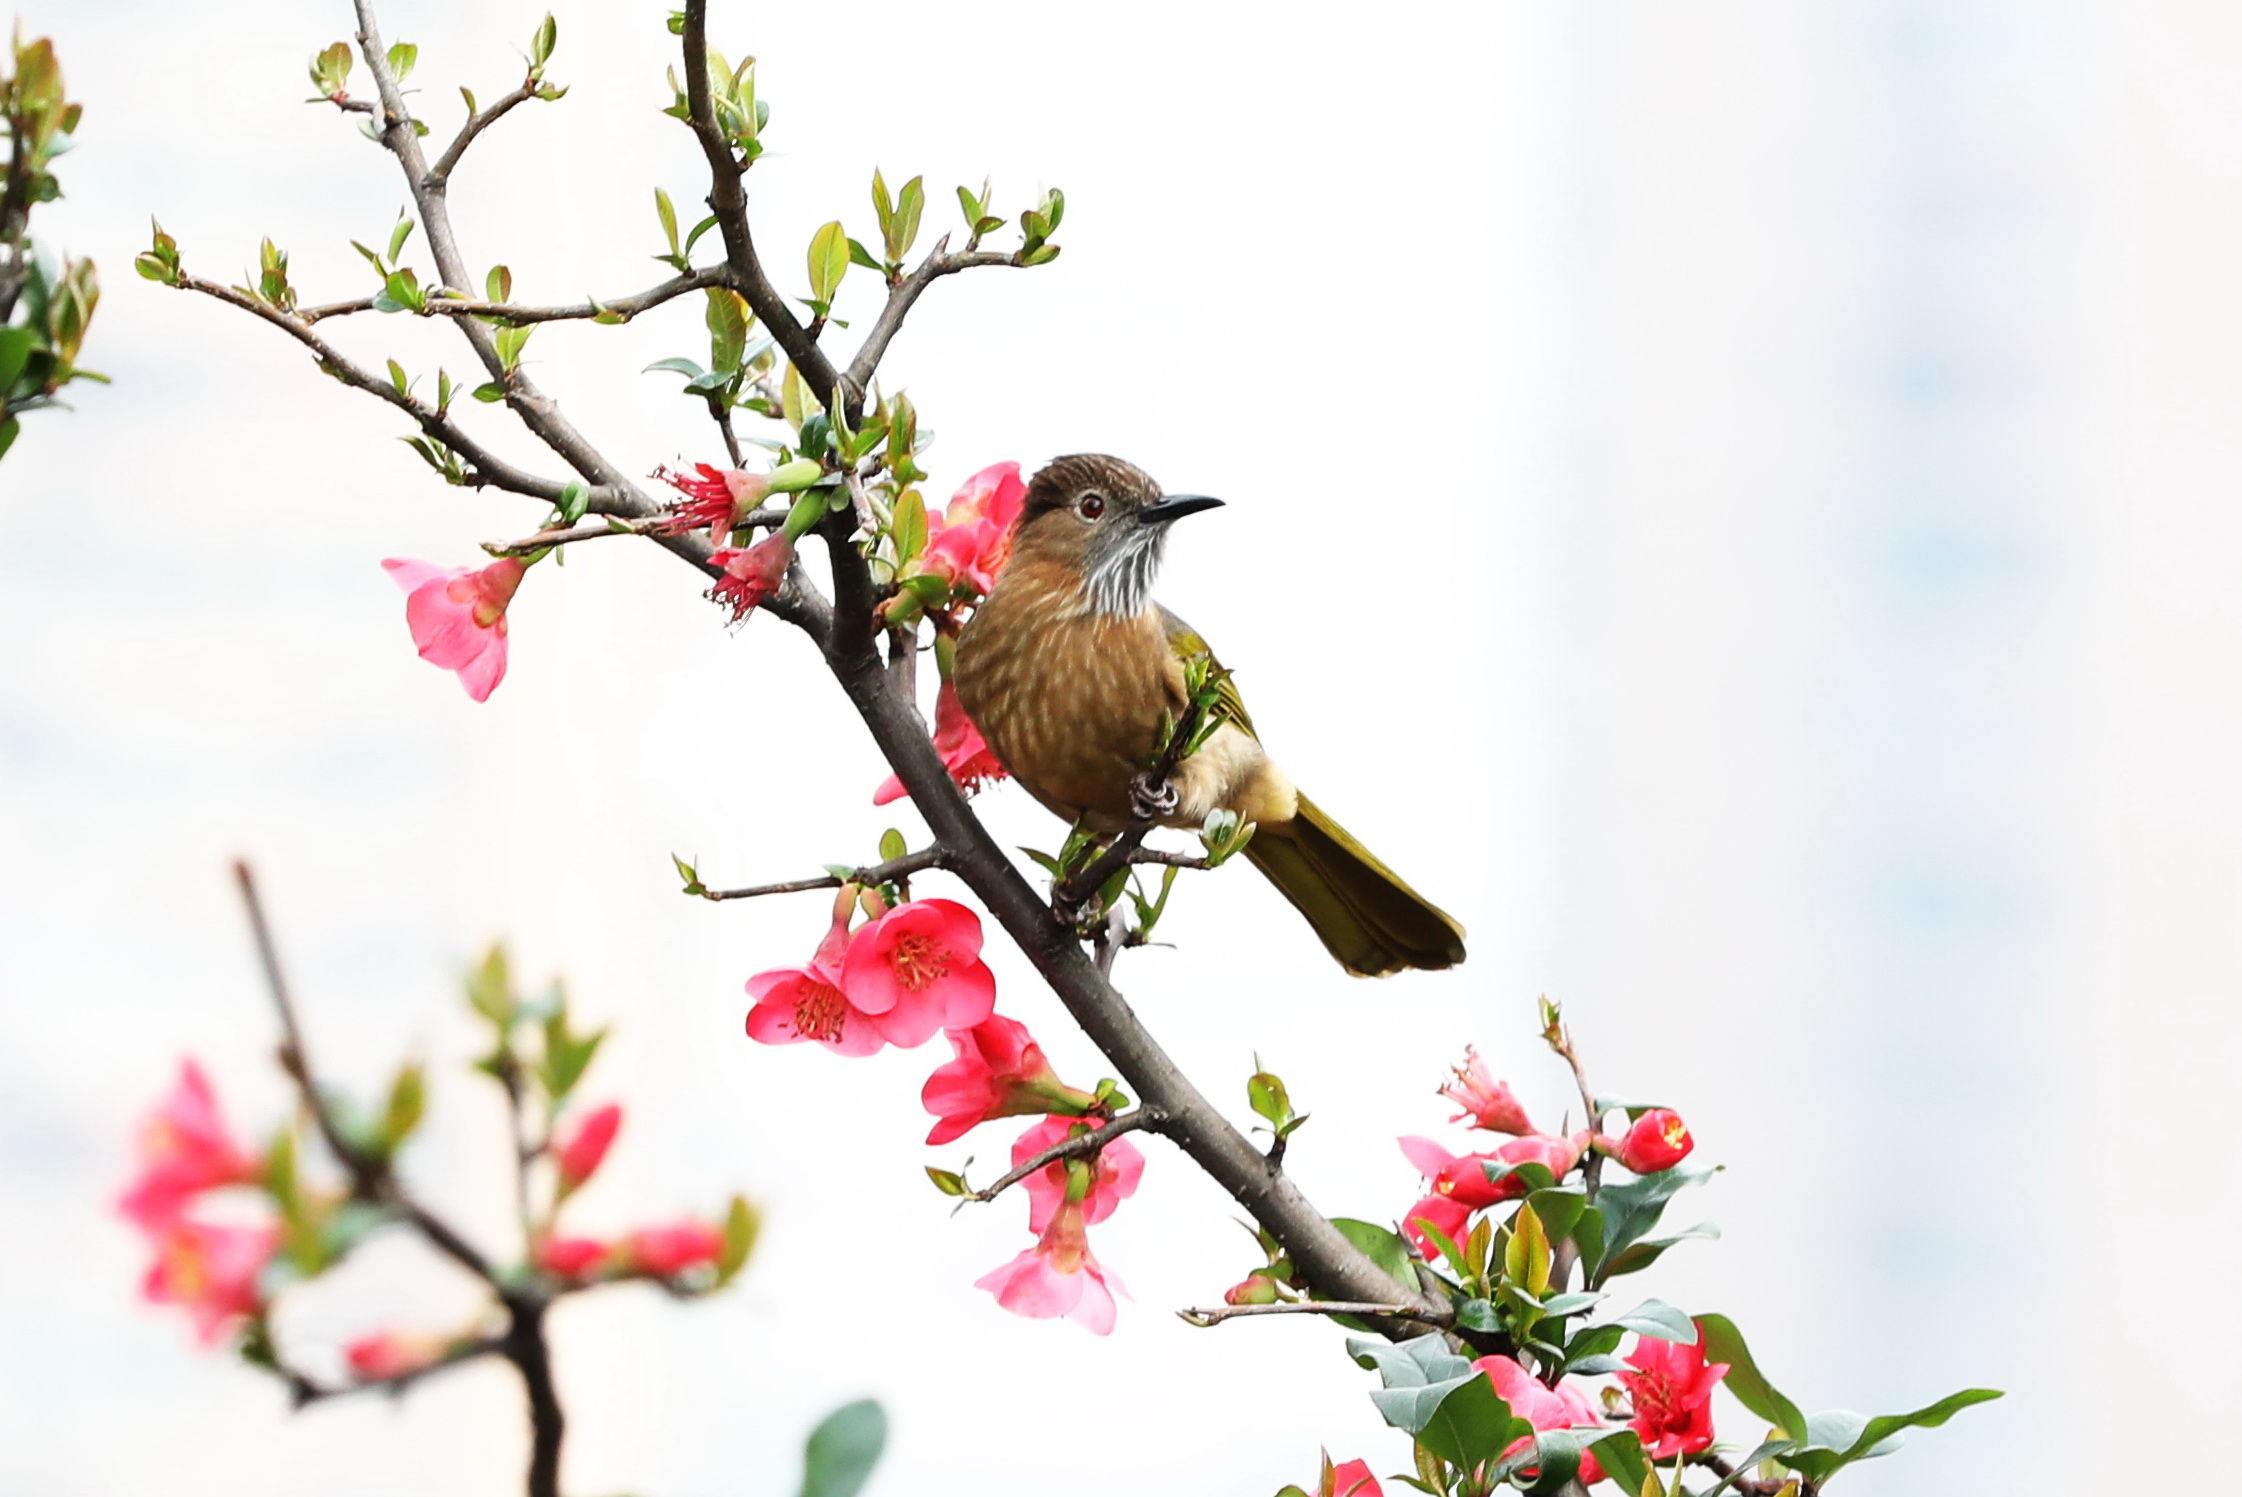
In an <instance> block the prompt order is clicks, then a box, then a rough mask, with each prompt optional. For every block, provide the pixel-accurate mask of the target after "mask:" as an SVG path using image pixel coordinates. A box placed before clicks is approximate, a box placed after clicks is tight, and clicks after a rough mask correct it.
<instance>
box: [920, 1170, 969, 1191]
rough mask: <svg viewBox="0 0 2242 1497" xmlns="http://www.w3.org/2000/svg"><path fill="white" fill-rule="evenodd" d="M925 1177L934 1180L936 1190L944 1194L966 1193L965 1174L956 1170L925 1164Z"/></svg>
mask: <svg viewBox="0 0 2242 1497" xmlns="http://www.w3.org/2000/svg"><path fill="white" fill-rule="evenodd" d="M926 1177H927V1178H928V1179H929V1180H932V1181H933V1182H934V1188H935V1189H936V1190H939V1191H940V1192H942V1194H944V1195H946V1196H961V1195H964V1194H965V1193H966V1188H965V1176H963V1175H961V1174H959V1173H958V1172H957V1171H956V1170H945V1169H936V1168H935V1167H934V1166H933V1165H931V1164H930V1165H928V1166H926Z"/></svg>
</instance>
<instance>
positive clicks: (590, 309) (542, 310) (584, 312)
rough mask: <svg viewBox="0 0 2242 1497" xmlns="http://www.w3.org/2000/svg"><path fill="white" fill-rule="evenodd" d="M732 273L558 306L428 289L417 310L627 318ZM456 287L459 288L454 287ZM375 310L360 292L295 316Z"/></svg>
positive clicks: (706, 273)
mask: <svg viewBox="0 0 2242 1497" xmlns="http://www.w3.org/2000/svg"><path fill="white" fill-rule="evenodd" d="M729 276H730V272H729V271H727V270H726V269H724V267H722V266H720V265H718V266H708V267H705V268H703V269H700V270H694V271H688V272H686V273H685V274H683V275H678V276H672V277H671V278H670V279H668V280H666V281H664V282H662V284H661V285H659V286H652V287H649V288H648V289H646V290H644V291H638V292H634V293H632V294H631V295H629V296H618V297H616V298H615V299H614V300H613V301H590V302H571V303H568V304H565V305H561V306H547V307H532V306H524V305H523V304H521V303H519V302H507V301H480V300H477V299H475V298H473V297H469V296H465V295H459V296H445V295H442V294H439V292H438V291H437V290H435V289H431V291H430V293H429V296H428V300H427V302H426V303H425V304H423V306H422V307H421V309H420V312H419V314H418V315H420V316H422V317H488V318H490V319H492V320H493V321H497V322H504V323H511V324H513V325H515V326H517V327H520V326H527V325H529V324H530V323H534V322H586V321H590V320H591V319H593V318H595V317H614V318H616V319H618V320H620V321H622V322H628V321H630V320H631V319H632V318H633V317H636V316H638V315H639V314H640V313H641V312H647V311H651V310H652V309H653V308H655V307H658V306H660V305H661V304H662V303H664V302H666V301H671V300H674V299H675V298H677V297H680V296H683V295H685V294H686V293H687V292H688V291H701V290H705V289H707V288H708V287H710V286H721V285H723V284H725V282H726V280H727V279H728V278H729ZM452 289H454V290H456V289H457V288H456V287H454V288H452ZM373 309H374V299H373V298H372V297H370V296H362V297H359V298H357V299H356V300H354V301H338V302H329V303H326V304H325V305H323V306H317V307H306V308H304V309H303V310H302V311H300V312H298V313H297V314H296V315H297V316H299V317H301V318H303V320H304V321H306V322H324V321H325V320H326V319H328V318H330V317H347V316H350V315H352V314H353V313H357V312H370V311H372V310H373Z"/></svg>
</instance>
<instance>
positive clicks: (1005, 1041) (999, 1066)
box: [919, 1014, 1093, 1144]
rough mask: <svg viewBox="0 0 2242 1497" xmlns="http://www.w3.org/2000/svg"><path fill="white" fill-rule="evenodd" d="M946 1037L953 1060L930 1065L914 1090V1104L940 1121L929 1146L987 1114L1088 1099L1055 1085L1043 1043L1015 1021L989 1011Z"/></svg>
mask: <svg viewBox="0 0 2242 1497" xmlns="http://www.w3.org/2000/svg"><path fill="white" fill-rule="evenodd" d="M949 1037H950V1046H951V1048H952V1049H954V1050H956V1051H957V1059H955V1060H953V1061H950V1062H948V1063H947V1064H945V1065H943V1066H941V1067H939V1068H938V1069H936V1071H935V1073H934V1074H933V1075H931V1076H929V1077H927V1078H926V1085H925V1086H924V1087H922V1088H920V1090H919V1102H920V1104H921V1105H922V1106H924V1107H925V1108H926V1110H927V1111H928V1112H931V1113H933V1114H934V1116H935V1117H936V1118H938V1119H940V1121H939V1122H937V1123H936V1124H935V1125H934V1128H933V1130H932V1131H931V1132H929V1133H928V1134H927V1136H926V1141H927V1142H928V1143H930V1144H946V1143H948V1142H950V1141H951V1140H952V1139H956V1138H962V1137H963V1136H964V1135H965V1134H966V1133H967V1132H969V1131H970V1130H972V1129H974V1128H977V1127H979V1126H980V1125H981V1124H983V1123H985V1122H987V1121H988V1120H989V1119H991V1118H1011V1117H1020V1116H1022V1115H1024V1114H1027V1113H1033V1112H1049V1111H1050V1110H1051V1109H1052V1107H1053V1105H1054V1104H1060V1103H1073V1104H1074V1105H1076V1106H1078V1107H1087V1106H1089V1104H1090V1102H1091V1101H1092V1100H1093V1099H1092V1098H1091V1096H1090V1094H1089V1093H1088V1092H1080V1091H1076V1090H1075V1089H1074V1088H1072V1087H1069V1086H1063V1085H1061V1084H1060V1082H1059V1078H1058V1076H1057V1075H1056V1074H1054V1073H1053V1071H1052V1070H1051V1063H1050V1062H1049V1061H1047V1060H1045V1059H1044V1058H1043V1047H1042V1046H1040V1045H1038V1044H1037V1043H1036V1042H1035V1040H1034V1039H1033V1038H1032V1037H1031V1036H1030V1035H1029V1034H1028V1027H1027V1026H1026V1025H1025V1024H1022V1023H1020V1022H1018V1021H1017V1020H1014V1019H1007V1018H1005V1017H1004V1016H1003V1015H1002V1014H991V1015H990V1016H989V1017H988V1018H987V1019H985V1020H983V1021H982V1022H981V1023H979V1024H976V1025H974V1026H973V1027H972V1028H971V1029H953V1030H951V1031H950V1032H949Z"/></svg>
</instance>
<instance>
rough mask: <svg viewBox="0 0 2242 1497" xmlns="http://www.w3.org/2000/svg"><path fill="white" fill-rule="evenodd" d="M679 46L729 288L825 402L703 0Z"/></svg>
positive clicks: (814, 353) (819, 352)
mask: <svg viewBox="0 0 2242 1497" xmlns="http://www.w3.org/2000/svg"><path fill="white" fill-rule="evenodd" d="M360 3H361V4H363V3H364V0H360ZM682 50H683V52H684V54H685V105H686V113H687V115H688V116H689V118H688V119H687V123H688V124H690V125H691V126H692V128H693V135H694V138H695V139H697V140H698V141H699V142H700V144H701V154H702V155H703V156H705V157H707V158H708V175H709V191H708V207H709V211H710V212H711V213H714V214H715V215H716V227H717V231H718V232H719V233H720V234H722V235H723V237H724V263H725V265H726V266H727V267H728V268H729V270H730V272H731V277H730V280H731V286H732V289H733V290H735V291H737V292H739V294H740V295H741V296H743V297H745V298H746V299H747V304H748V306H749V307H750V308H752V309H753V310H754V312H755V315H756V316H757V317H758V318H760V319H762V322H763V326H765V327H766V328H769V329H770V332H771V337H772V338H773V339H775V340H776V341H777V343H778V346H779V347H780V348H782V349H784V350H785V351H786V356H787V358H788V359H790V360H792V361H793V364H794V367H795V368H796V369H798V370H800V371H801V374H802V378H803V379H804V380H806V381H808V382H809V386H810V389H811V390H812V391H813V392H814V393H815V394H816V395H817V397H818V398H819V400H821V401H823V400H826V399H827V398H828V397H829V396H830V395H831V394H832V391H833V388H834V386H835V384H836V383H837V382H838V381H839V379H840V373H839V371H837V370H835V369H834V367H833V361H832V360H831V359H828V358H827V357H826V356H825V351H824V350H823V349H821V348H819V347H818V346H817V340H816V339H815V338H813V337H812V336H811V335H810V332H809V330H808V329H807V328H805V327H803V326H802V324H801V323H800V322H798V321H796V320H795V317H794V309H793V308H791V307H789V306H788V305H787V304H786V298H785V297H783V296H781V295H780V294H779V292H778V289H777V288H776V287H774V286H773V285H772V284H771V280H770V277H769V276H767V275H765V274H764V273H763V262H762V261H761V260H760V259H758V258H757V257H756V254H755V236H754V233H753V231H752V230H751V229H750V228H749V227H748V222H747V191H746V189H745V188H743V187H742V186H741V185H740V177H741V175H742V173H743V172H745V170H746V168H745V167H743V166H742V165H741V164H740V161H739V158H738V157H737V156H735V155H734V154H733V152H732V143H731V142H730V141H729V140H727V139H725V138H724V132H723V130H722V129H720V128H719V127H718V126H717V123H716V105H715V101H714V100H713V98H712V97H711V96H710V94H709V88H708V0H685V26H684V30H683V41H682ZM861 394H862V391H861V390H855V391H851V392H849V393H848V396H847V397H846V398H847V399H848V400H849V402H850V407H851V410H850V414H851V415H853V414H854V403H855V400H856V398H857V397H858V396H860V395H861Z"/></svg>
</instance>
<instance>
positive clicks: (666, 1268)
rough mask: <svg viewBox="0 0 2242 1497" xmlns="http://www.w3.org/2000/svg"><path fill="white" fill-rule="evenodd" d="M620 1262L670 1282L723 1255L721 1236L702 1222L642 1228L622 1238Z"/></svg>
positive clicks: (713, 1228)
mask: <svg viewBox="0 0 2242 1497" xmlns="http://www.w3.org/2000/svg"><path fill="white" fill-rule="evenodd" d="M622 1251H623V1260H624V1262H626V1263H627V1264H629V1265H630V1267H631V1268H632V1269H634V1270H635V1271H637V1272H639V1273H642V1274H650V1275H652V1276H653V1277H654V1278H657V1279H671V1278H675V1277H677V1275H679V1274H681V1273H683V1272H685V1271H686V1270H687V1269H689V1268H697V1267H699V1266H700V1265H701V1264H704V1263H714V1262H715V1261H716V1260H717V1259H718V1258H720V1257H722V1256H723V1255H724V1234H723V1233H722V1232H720V1231H718V1230H717V1229H716V1228H715V1227H712V1226H710V1225H709V1224H708V1223H707V1222H704V1221H681V1222H676V1223H674V1224H672V1225H670V1226H667V1227H641V1228H640V1229H639V1230H638V1231H636V1232H633V1233H631V1235H630V1236H628V1237H626V1238H624V1239H623V1243H622Z"/></svg>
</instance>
